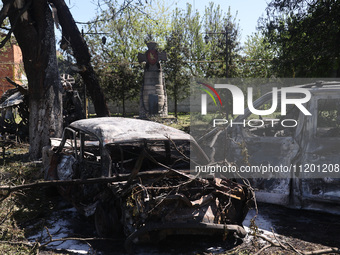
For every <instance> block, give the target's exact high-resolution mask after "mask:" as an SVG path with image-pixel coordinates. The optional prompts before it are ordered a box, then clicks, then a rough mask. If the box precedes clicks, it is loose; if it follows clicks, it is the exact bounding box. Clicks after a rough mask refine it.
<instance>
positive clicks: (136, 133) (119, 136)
mask: <svg viewBox="0 0 340 255" xmlns="http://www.w3.org/2000/svg"><path fill="white" fill-rule="evenodd" d="M70 127H72V128H75V129H79V130H82V131H84V132H87V133H92V134H94V135H95V136H97V137H98V139H100V140H101V141H102V143H103V144H104V145H105V144H109V143H118V142H136V141H142V140H145V139H148V140H165V139H168V138H170V139H172V140H190V138H191V136H190V135H189V134H187V133H185V132H184V131H181V130H178V129H175V128H172V127H168V126H165V125H163V124H160V123H156V122H152V121H147V120H139V119H130V118H122V117H102V118H93V119H83V120H78V121H75V122H72V123H71V124H70Z"/></svg>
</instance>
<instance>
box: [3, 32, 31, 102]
mask: <svg viewBox="0 0 340 255" xmlns="http://www.w3.org/2000/svg"><path fill="white" fill-rule="evenodd" d="M4 36H5V34H2V33H0V38H1V39H2V38H4ZM6 76H7V77H9V78H10V79H11V80H13V81H14V82H16V83H18V84H22V82H23V77H25V76H24V65H23V60H22V53H21V50H20V47H19V46H18V45H17V43H16V42H15V40H14V39H13V38H11V40H10V42H8V43H6V45H5V46H4V47H3V48H1V49H0V97H1V96H2V95H3V94H4V93H5V92H6V91H7V90H8V89H13V88H14V87H13V86H12V85H10V84H9V83H8V81H6V79H5V77H6Z"/></svg>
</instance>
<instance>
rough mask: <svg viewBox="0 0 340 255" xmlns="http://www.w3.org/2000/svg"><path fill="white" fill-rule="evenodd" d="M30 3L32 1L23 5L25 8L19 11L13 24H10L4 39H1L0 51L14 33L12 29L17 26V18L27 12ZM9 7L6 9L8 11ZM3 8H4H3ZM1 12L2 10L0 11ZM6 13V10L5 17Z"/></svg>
mask: <svg viewBox="0 0 340 255" xmlns="http://www.w3.org/2000/svg"><path fill="white" fill-rule="evenodd" d="M31 3H32V1H28V2H27V3H26V4H25V6H24V7H23V8H22V9H21V10H20V12H19V14H18V15H17V16H16V17H15V20H14V22H13V24H12V26H11V28H10V30H9V31H8V33H7V35H6V36H5V39H3V40H2V41H1V43H0V49H1V48H2V47H4V46H5V44H6V43H7V42H8V40H9V39H11V35H12V33H13V31H14V28H15V26H16V24H17V22H18V20H19V18H20V17H21V15H22V14H24V13H25V12H26V11H27V9H28V7H29V6H30V5H31ZM10 5H11V4H9V6H8V9H9V7H10ZM4 7H5V6H4ZM1 11H2V10H1ZM7 13H8V10H7V12H6V15H7ZM0 21H1V20H0ZM1 24H2V22H1Z"/></svg>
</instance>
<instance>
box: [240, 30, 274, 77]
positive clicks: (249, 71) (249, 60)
mask: <svg viewBox="0 0 340 255" xmlns="http://www.w3.org/2000/svg"><path fill="white" fill-rule="evenodd" d="M243 52H244V54H245V55H244V56H243V58H244V60H243V62H242V63H243V66H242V67H243V68H242V69H243V71H242V74H241V76H242V77H247V78H270V77H271V76H272V75H273V72H272V65H271V60H272V59H273V57H274V50H273V49H272V47H271V45H270V44H269V43H268V42H267V41H266V40H265V38H264V37H263V36H262V35H260V34H259V33H255V34H252V35H251V36H248V38H247V41H246V42H245V46H244V48H243Z"/></svg>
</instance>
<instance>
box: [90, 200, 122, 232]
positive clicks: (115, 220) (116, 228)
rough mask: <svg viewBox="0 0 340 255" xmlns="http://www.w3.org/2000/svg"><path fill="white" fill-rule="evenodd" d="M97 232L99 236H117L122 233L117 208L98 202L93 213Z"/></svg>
mask: <svg viewBox="0 0 340 255" xmlns="http://www.w3.org/2000/svg"><path fill="white" fill-rule="evenodd" d="M94 221H95V226H96V231H97V234H98V235H99V236H100V237H117V236H119V235H120V234H122V225H121V223H120V221H119V217H118V213H117V210H116V209H114V208H110V207H109V206H105V205H103V204H102V203H99V204H98V205H97V208H96V212H95V215H94Z"/></svg>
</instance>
